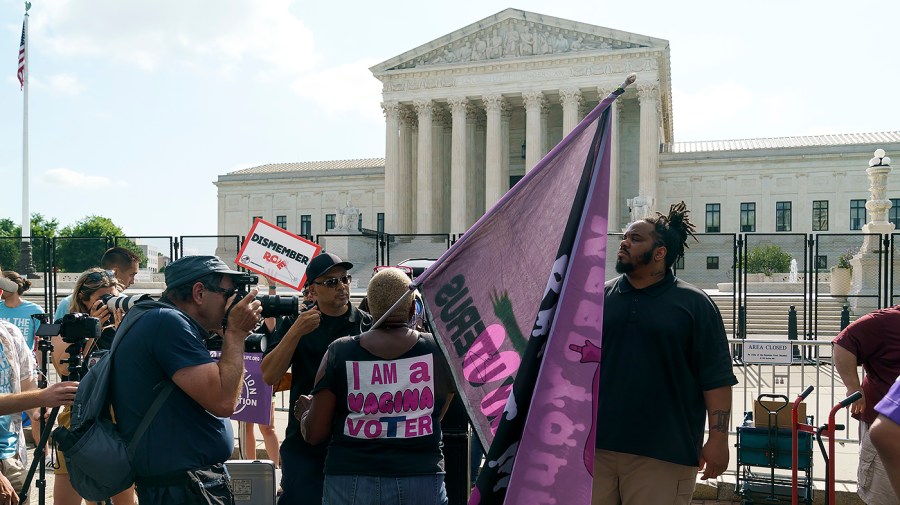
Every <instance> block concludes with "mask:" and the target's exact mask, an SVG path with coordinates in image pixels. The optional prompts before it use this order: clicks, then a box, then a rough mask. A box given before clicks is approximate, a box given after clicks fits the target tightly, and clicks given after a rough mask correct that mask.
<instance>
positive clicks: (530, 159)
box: [522, 91, 547, 174]
mask: <svg viewBox="0 0 900 505" xmlns="http://www.w3.org/2000/svg"><path fill="white" fill-rule="evenodd" d="M522 100H523V101H524V102H525V173H526V174H527V173H528V172H529V171H530V170H531V169H532V168H534V166H535V165H537V162H538V161H540V160H541V157H542V156H543V153H542V152H541V147H542V145H543V143H544V132H542V131H541V112H542V109H543V107H544V104H545V103H546V101H547V99H546V98H545V97H544V94H543V93H541V92H540V91H527V92H525V93H522Z"/></svg>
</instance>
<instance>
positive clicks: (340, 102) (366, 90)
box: [291, 58, 384, 123]
mask: <svg viewBox="0 0 900 505" xmlns="http://www.w3.org/2000/svg"><path fill="white" fill-rule="evenodd" d="M378 62H379V60H376V59H374V58H367V59H363V60H359V61H355V62H353V63H348V64H346V65H340V66H336V67H331V68H327V69H324V70H321V71H318V72H314V73H310V74H307V75H304V76H301V77H300V78H299V79H296V80H295V81H294V82H293V83H292V84H291V89H292V90H293V91H294V92H295V93H297V94H298V95H299V96H301V97H303V98H306V99H308V100H310V101H312V102H314V103H315V104H316V105H318V106H319V107H321V108H322V109H323V110H324V111H325V112H326V113H327V114H329V115H331V116H338V115H344V114H358V115H359V116H360V117H362V118H363V119H365V120H368V121H373V122H375V123H381V122H383V121H384V120H383V119H382V114H381V109H380V108H379V107H378V104H379V103H381V88H382V86H381V82H379V81H378V79H376V78H375V77H373V76H372V73H371V72H369V67H371V66H372V65H374V64H376V63H378Z"/></svg>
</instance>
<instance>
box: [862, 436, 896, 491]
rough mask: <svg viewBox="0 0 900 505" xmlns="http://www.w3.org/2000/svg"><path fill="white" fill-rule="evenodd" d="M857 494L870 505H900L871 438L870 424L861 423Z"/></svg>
mask: <svg viewBox="0 0 900 505" xmlns="http://www.w3.org/2000/svg"><path fill="white" fill-rule="evenodd" d="M856 479H857V483H858V486H857V488H856V494H858V495H859V497H860V498H862V500H863V501H864V502H866V503H867V504H868V505H900V500H898V499H897V495H895V494H894V489H893V488H892V487H891V481H890V480H888V476H887V472H886V471H885V470H884V464H883V463H882V462H881V458H880V457H879V456H878V451H876V450H875V446H873V445H872V439H871V438H869V425H867V424H866V423H864V422H862V421H860V423H859V468H858V469H857V471H856Z"/></svg>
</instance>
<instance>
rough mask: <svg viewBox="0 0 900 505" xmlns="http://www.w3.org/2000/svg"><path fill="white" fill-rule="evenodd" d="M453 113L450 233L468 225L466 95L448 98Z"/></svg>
mask: <svg viewBox="0 0 900 505" xmlns="http://www.w3.org/2000/svg"><path fill="white" fill-rule="evenodd" d="M447 102H448V103H449V104H450V114H451V115H452V127H451V128H452V132H453V133H452V135H453V137H452V140H451V142H452V144H451V152H450V233H463V232H465V231H466V230H467V229H468V226H467V225H466V163H467V152H466V109H467V108H468V105H469V101H468V100H467V99H466V98H465V97H453V98H450V99H448V100H447Z"/></svg>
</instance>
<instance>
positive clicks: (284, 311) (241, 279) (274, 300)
mask: <svg viewBox="0 0 900 505" xmlns="http://www.w3.org/2000/svg"><path fill="white" fill-rule="evenodd" d="M231 279H232V281H234V287H235V288H237V298H235V302H236V301H237V300H240V299H242V298H244V297H245V296H247V293H248V292H249V291H250V286H254V285H256V284H258V283H259V276H257V275H252V274H241V275H233V276H231ZM255 299H256V300H259V303H260V304H261V305H262V314H261V315H262V317H263V318H266V317H281V316H296V315H297V314H298V313H299V302H298V300H297V298H296V297H294V296H278V295H257V296H256V298H255ZM248 352H249V351H248Z"/></svg>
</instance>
